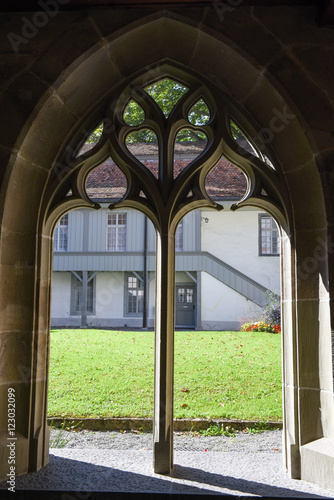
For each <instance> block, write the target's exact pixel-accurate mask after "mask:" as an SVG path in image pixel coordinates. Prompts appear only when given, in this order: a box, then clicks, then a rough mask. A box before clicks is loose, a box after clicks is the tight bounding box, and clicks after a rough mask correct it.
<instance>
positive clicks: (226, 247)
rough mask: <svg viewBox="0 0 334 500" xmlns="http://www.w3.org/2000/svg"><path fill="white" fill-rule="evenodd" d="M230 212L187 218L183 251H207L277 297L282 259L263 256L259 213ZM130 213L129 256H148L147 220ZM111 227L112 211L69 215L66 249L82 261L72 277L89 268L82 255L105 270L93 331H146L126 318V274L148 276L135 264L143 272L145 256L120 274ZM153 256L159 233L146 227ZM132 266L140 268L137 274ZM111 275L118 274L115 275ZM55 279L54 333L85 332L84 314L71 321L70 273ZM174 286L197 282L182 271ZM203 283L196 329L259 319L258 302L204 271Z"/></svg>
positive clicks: (151, 306) (151, 304)
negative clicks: (109, 245) (109, 248)
mask: <svg viewBox="0 0 334 500" xmlns="http://www.w3.org/2000/svg"><path fill="white" fill-rule="evenodd" d="M224 208H225V209H224V210H223V211H221V212H216V211H208V210H203V211H202V212H201V211H200V210H197V211H194V212H191V213H190V214H188V215H187V216H186V217H185V218H184V221H183V250H184V252H189V251H190V252H194V251H197V255H198V252H200V251H205V252H209V253H210V254H211V255H214V256H215V257H218V258H219V259H221V260H222V261H224V262H226V263H227V264H229V265H231V266H233V267H234V268H236V269H237V270H238V271H240V272H242V273H244V274H245V275H246V276H249V277H250V278H252V279H253V280H255V281H257V282H258V283H260V284H262V285H263V286H265V287H266V288H268V289H270V290H272V291H276V292H277V293H279V292H280V263H279V262H280V261H279V257H278V256H274V257H271V256H260V255H259V220H258V215H259V213H260V211H259V210H255V209H252V208H250V209H243V210H239V211H236V212H232V211H230V210H229V205H228V204H225V207H224ZM126 212H127V242H126V250H127V251H128V252H129V251H130V252H135V251H137V252H142V251H143V250H144V237H143V235H144V216H143V214H141V213H140V212H138V211H135V210H127V211H126ZM106 221H107V208H106V207H104V208H103V209H102V210H99V211H89V210H76V211H72V212H70V213H69V229H68V231H69V234H68V250H72V251H75V252H77V255H74V256H71V260H70V263H71V264H72V265H73V268H72V269H73V270H74V271H80V270H81V269H83V267H80V266H83V263H82V258H81V255H82V252H81V250H84V249H86V252H87V251H88V253H89V261H88V264H87V265H88V266H89V270H90V271H96V270H98V271H99V272H98V273H97V275H96V278H95V314H94V315H91V314H89V315H88V317H87V324H88V325H90V326H96V327H99V326H101V327H118V326H123V327H124V326H127V327H141V326H142V317H141V316H130V315H127V314H126V312H125V309H126V302H125V295H126V281H125V271H142V267H141V268H140V269H139V268H138V267H136V263H137V266H138V265H140V266H143V257H142V256H140V254H139V255H138V256H137V257H136V258H134V257H129V258H128V259H127V260H126V261H125V264H124V265H125V267H122V266H123V264H121V265H118V266H117V267H115V259H116V257H119V255H120V254H121V252H106V227H107V222H106ZM148 250H149V251H154V250H155V230H154V227H153V224H152V223H151V222H150V221H149V222H148ZM101 252H103V253H104V254H108V255H107V260H104V262H105V264H104V265H103V266H102V268H101V266H100V264H99V267H98V266H97V265H98V260H97V259H98V258H99V257H98V253H101ZM61 253H62V257H64V258H66V253H67V252H61ZM191 258H192V257H191V254H190V255H188V254H185V256H184V258H183V259H185V261H187V262H188V263H190V262H191ZM183 259H182V260H183ZM197 260H198V259H197ZM99 262H100V261H99ZM131 262H132V263H133V264H132V265H134V266H135V267H131ZM150 262H151V263H152V262H154V258H153V260H152V258H151V260H150ZM94 263H95V264H94ZM94 265H95V267H94ZM66 266H67V267H66ZM66 266H64V267H61V266H59V269H66V270H67V271H70V269H71V268H70V267H69V266H68V263H67V264H66ZM150 266H151V264H150ZM108 269H113V271H111V270H108ZM115 269H118V270H117V271H116V270H115ZM120 269H121V270H120ZM87 270H88V269H87ZM188 270H189V266H188ZM197 271H199V272H200V271H201V270H198V269H194V271H193V276H194V277H196V273H197ZM190 272H191V271H190ZM198 274H199V273H198ZM53 275H54V279H53V298H52V326H79V325H80V317H79V315H71V311H70V309H71V307H70V305H71V273H70V272H54V273H53ZM149 277H150V278H152V279H150V282H149V300H148V326H150V327H153V325H154V312H155V296H154V294H155V279H154V266H153V267H152V270H150V273H149ZM175 281H176V283H194V280H192V278H191V277H190V276H189V275H188V274H186V273H185V272H182V271H177V272H176V274H175ZM199 283H200V285H199V287H200V289H197V295H198V297H199V301H198V302H197V309H200V311H199V314H198V315H197V324H196V327H197V328H198V329H199V328H200V329H204V330H205V329H220V330H222V329H225V330H226V329H239V327H240V324H241V322H242V320H243V319H246V318H249V317H250V316H251V315H253V313H254V310H258V308H257V306H256V305H255V304H254V302H252V301H250V300H248V299H246V298H245V297H244V296H243V295H242V294H240V293H238V292H236V291H235V290H233V289H232V288H230V287H229V286H227V285H225V284H224V283H222V282H221V281H219V280H218V279H216V278H215V277H214V276H212V275H209V274H208V273H206V272H201V280H199Z"/></svg>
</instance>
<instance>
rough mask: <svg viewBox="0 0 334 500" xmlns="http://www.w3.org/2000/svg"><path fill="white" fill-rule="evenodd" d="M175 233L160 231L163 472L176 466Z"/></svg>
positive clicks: (159, 438)
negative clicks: (174, 415) (174, 428)
mask: <svg viewBox="0 0 334 500" xmlns="http://www.w3.org/2000/svg"><path fill="white" fill-rule="evenodd" d="M174 233H175V231H174V229H171V228H170V226H168V228H167V229H166V230H165V231H164V230H162V231H159V230H158V231H157V250H156V314H155V381H154V425H153V432H154V434H153V442H154V456H153V466H154V471H155V472H156V473H160V474H168V473H169V472H170V470H171V469H172V468H173V384H174V288H175V276H174V274H175V273H174V265H175V246H174Z"/></svg>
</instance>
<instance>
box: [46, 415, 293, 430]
mask: <svg viewBox="0 0 334 500" xmlns="http://www.w3.org/2000/svg"><path fill="white" fill-rule="evenodd" d="M264 424H265V426H266V428H267V429H268V430H272V429H282V428H283V423H282V422H271V421H265V422H263V421H258V420H225V419H206V418H180V419H175V420H174V431H176V432H189V431H195V432H196V431H201V430H206V429H208V428H209V427H211V426H219V427H223V428H224V429H227V428H228V429H229V430H231V429H232V428H233V429H234V430H238V431H241V430H244V429H246V428H251V427H256V426H259V425H264ZM48 425H52V426H54V427H58V428H59V427H60V428H66V427H73V428H75V429H80V430H81V429H85V430H91V431H131V430H140V431H143V432H151V431H152V430H153V420H152V419H151V418H131V417H128V418H70V417H68V418H63V417H48Z"/></svg>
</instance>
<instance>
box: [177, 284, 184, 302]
mask: <svg viewBox="0 0 334 500" xmlns="http://www.w3.org/2000/svg"><path fill="white" fill-rule="evenodd" d="M177 301H178V303H179V304H182V303H183V302H184V301H185V293H184V288H178V290H177Z"/></svg>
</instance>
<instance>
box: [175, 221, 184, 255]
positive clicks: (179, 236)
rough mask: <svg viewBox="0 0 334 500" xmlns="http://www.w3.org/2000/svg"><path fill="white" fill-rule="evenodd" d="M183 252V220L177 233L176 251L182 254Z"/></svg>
mask: <svg viewBox="0 0 334 500" xmlns="http://www.w3.org/2000/svg"><path fill="white" fill-rule="evenodd" d="M182 250H183V220H181V222H180V224H179V225H178V226H177V229H176V232H175V251H176V252H182Z"/></svg>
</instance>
